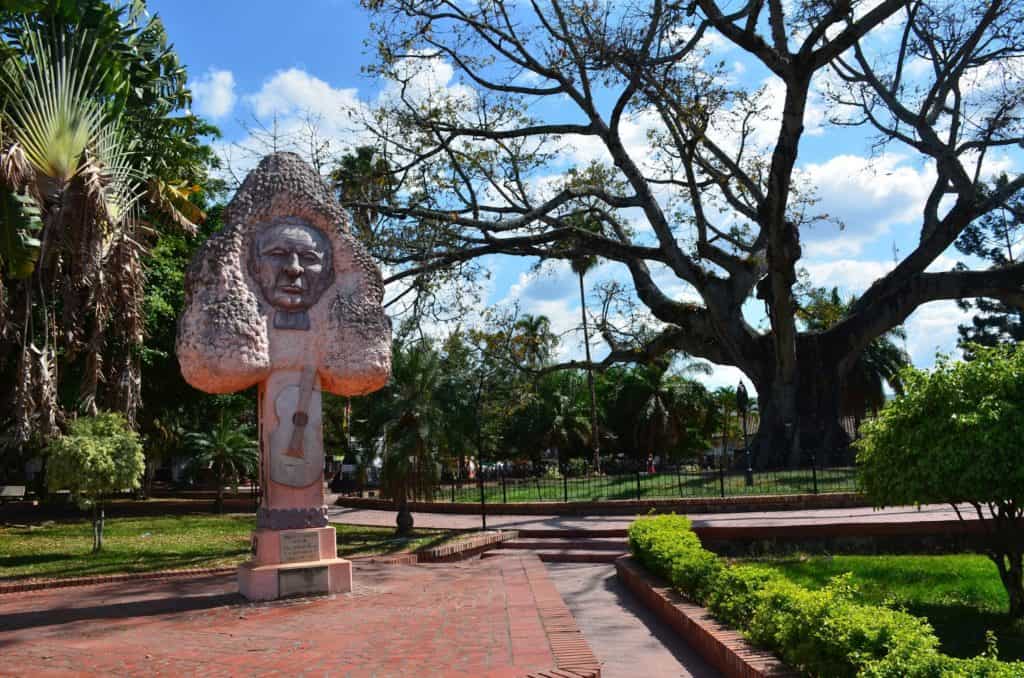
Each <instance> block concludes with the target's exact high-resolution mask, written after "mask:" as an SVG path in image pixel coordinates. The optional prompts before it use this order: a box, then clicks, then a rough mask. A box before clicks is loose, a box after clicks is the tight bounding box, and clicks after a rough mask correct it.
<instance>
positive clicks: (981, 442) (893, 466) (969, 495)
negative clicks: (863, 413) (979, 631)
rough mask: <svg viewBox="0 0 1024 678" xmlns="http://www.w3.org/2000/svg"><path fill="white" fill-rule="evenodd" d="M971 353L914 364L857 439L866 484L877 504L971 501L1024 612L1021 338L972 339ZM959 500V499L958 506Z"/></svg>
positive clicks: (1017, 612) (1017, 609)
mask: <svg viewBox="0 0 1024 678" xmlns="http://www.w3.org/2000/svg"><path fill="white" fill-rule="evenodd" d="M970 350H971V352H972V353H973V355H974V359H973V360H972V361H970V362H953V361H950V360H948V359H940V360H939V362H938V364H937V365H936V366H935V369H934V370H932V371H931V372H924V371H920V370H915V369H913V368H908V369H906V370H904V372H903V374H902V378H903V379H904V382H905V387H906V390H905V392H904V393H903V394H902V395H900V396H898V397H897V398H896V399H895V400H893V401H892V402H890V403H889V404H888V405H887V406H886V407H885V409H883V410H882V412H881V414H880V416H879V417H878V418H877V419H876V420H875V421H872V422H868V423H867V424H865V427H864V437H863V439H862V440H860V441H859V442H858V443H857V447H858V448H859V452H858V454H857V463H858V466H859V470H860V483H861V485H862V488H863V490H864V491H865V493H866V494H867V495H868V497H869V498H870V499H871V500H872V502H873V503H874V504H875V505H876V506H895V505H907V504H922V503H950V504H952V505H953V506H954V508H956V510H957V515H958V516H959V517H960V519H961V520H964V519H965V517H964V516H963V515H962V514H961V511H962V510H963V508H962V505H963V504H967V505H969V506H971V507H972V508H973V511H974V513H975V514H976V515H977V518H978V519H979V520H980V521H981V523H982V525H983V526H984V527H985V538H984V541H983V551H984V553H985V554H986V555H987V556H988V557H989V558H991V560H992V562H994V563H995V565H996V568H998V570H999V577H1000V579H1002V582H1003V586H1004V587H1005V588H1006V592H1007V594H1008V595H1009V598H1010V616H1011V617H1014V618H1021V617H1024V585H1022V563H1021V559H1022V553H1024V527H1022V521H1021V519H1022V516H1024V463H1021V462H1022V461H1024V458H1022V455H1021V441H1022V440H1024V347H1022V346H1021V345H1017V346H1014V347H1003V348H984V347H982V346H978V345H972V346H971V347H970ZM958 504H959V505H961V506H959V507H958V506H957V505H958Z"/></svg>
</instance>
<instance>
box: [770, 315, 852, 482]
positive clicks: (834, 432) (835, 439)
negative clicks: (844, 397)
mask: <svg viewBox="0 0 1024 678" xmlns="http://www.w3.org/2000/svg"><path fill="white" fill-rule="evenodd" d="M797 358H798V366H799V368H798V371H797V382H796V384H795V385H792V386H790V385H786V386H785V387H783V388H776V387H775V385H774V384H772V383H767V384H766V383H763V382H761V383H758V382H756V381H755V385H756V386H757V392H758V409H759V415H760V426H759V428H758V431H757V435H756V437H755V439H754V442H753V444H752V449H753V451H754V452H753V453H754V461H755V465H756V466H757V468H761V469H764V468H773V467H774V468H778V467H784V466H785V467H791V468H793V467H797V466H801V465H806V464H810V463H811V462H814V463H817V464H828V463H835V462H836V461H837V460H838V459H839V458H840V457H842V456H845V452H846V450H847V448H848V447H849V444H850V439H849V436H847V434H846V432H845V431H844V430H843V428H842V426H841V424H840V409H839V395H840V393H841V388H842V382H843V378H844V375H841V374H840V373H839V366H840V364H841V361H840V360H839V359H838V357H837V356H834V355H832V354H831V352H830V351H828V350H825V349H823V347H822V346H821V345H820V344H819V342H818V338H817V337H816V336H815V335H803V336H801V337H800V338H799V341H798V353H797Z"/></svg>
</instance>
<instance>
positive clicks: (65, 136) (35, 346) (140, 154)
mask: <svg viewBox="0 0 1024 678" xmlns="http://www.w3.org/2000/svg"><path fill="white" fill-rule="evenodd" d="M143 10H144V3H141V2H133V3H130V4H129V5H127V6H122V7H120V8H117V7H113V6H110V5H107V4H106V3H103V2H97V1H96V0H83V2H81V3H68V4H67V6H66V7H65V6H62V7H61V8H59V10H55V11H54V13H52V15H51V14H48V13H36V14H31V15H26V16H23V17H21V18H20V19H9V20H8V21H7V22H6V23H4V24H3V26H2V29H3V39H4V43H5V46H6V47H7V48H8V49H5V50H4V51H3V53H2V54H0V59H2V60H3V61H2V64H0V85H2V87H0V132H2V137H0V193H2V195H0V203H3V204H4V209H3V210H2V212H0V243H3V245H2V246H0V247H2V249H0V260H2V261H0V287H2V288H3V290H2V292H3V293H2V294H0V367H2V366H3V365H4V364H6V365H9V366H10V367H7V368H6V372H5V376H14V373H16V375H17V380H16V382H15V383H17V384H18V387H17V388H16V389H14V390H13V392H8V393H0V397H3V398H5V402H4V405H10V406H11V407H9V408H7V412H8V413H12V416H10V420H9V421H0V425H6V426H5V427H9V430H10V431H12V432H13V436H10V437H9V438H8V441H9V442H13V444H14V445H15V446H22V445H24V444H25V443H26V442H27V441H28V440H29V439H30V438H31V437H34V436H38V437H41V438H42V439H43V440H45V439H46V438H48V437H49V436H51V435H52V434H53V433H54V425H52V424H51V423H50V422H53V424H56V425H58V426H59V425H60V422H61V421H62V419H63V418H64V417H65V416H66V412H68V411H71V410H77V411H79V412H83V413H93V412H95V411H96V410H97V409H98V407H100V406H102V407H104V408H105V409H114V410H118V411H121V412H122V413H124V415H125V416H126V419H127V420H128V422H129V424H130V425H134V419H135V412H136V409H137V408H138V407H139V404H140V395H139V394H140V377H139V371H140V368H139V364H138V361H139V354H140V349H141V345H142V340H143V335H144V329H145V328H144V315H143V313H142V299H143V295H144V293H145V267H144V258H145V254H146V253H147V251H148V247H149V245H150V244H151V243H152V242H153V240H154V239H155V237H156V236H157V235H158V230H157V229H158V228H159V226H157V225H154V224H153V223H147V222H146V220H144V219H143V213H145V214H146V216H147V219H152V218H153V217H155V216H157V215H161V214H162V215H166V216H167V221H169V222H171V223H173V224H176V225H177V226H178V227H180V228H183V229H185V230H191V229H192V228H194V223H195V221H196V220H197V219H201V218H202V217H203V216H204V215H202V212H201V211H199V210H197V209H196V208H195V207H194V206H191V204H190V203H189V201H188V196H189V195H190V194H191V192H193V191H194V188H195V182H194V181H192V182H186V181H184V180H182V181H174V180H171V179H170V178H169V177H170V176H172V175H171V173H172V172H178V171H184V172H185V174H186V175H187V176H197V173H198V172H199V171H200V170H197V169H196V168H197V167H198V165H197V164H196V163H199V164H202V163H204V162H206V160H205V158H206V156H205V155H204V151H203V150H202V147H200V146H199V144H198V142H197V140H196V136H195V135H196V133H197V132H198V131H199V129H200V127H202V123H201V122H195V120H194V118H193V117H192V116H191V115H190V114H188V115H186V116H184V117H182V118H173V117H171V116H170V113H172V112H173V111H174V110H177V109H182V108H187V106H188V103H189V94H188V90H187V89H185V71H184V69H183V68H181V67H180V64H178V63H177V57H176V56H175V55H174V53H173V51H172V50H171V48H170V46H169V45H168V43H167V39H166V34H165V33H164V31H163V27H162V25H161V24H160V22H159V21H158V20H157V19H155V18H151V19H146V18H145V14H144V12H143ZM85 13H88V14H89V16H90V17H91V19H90V22H89V25H90V27H91V28H90V29H89V30H80V26H81V17H82V16H83V15H84V14H85ZM143 20H145V21H146V23H145V24H143V23H141V22H142V21H143ZM203 129H204V130H205V128H203ZM176 130H177V131H178V133H174V132H175V131H176ZM206 131H208V130H206ZM158 170H159V171H158ZM5 278H6V280H5ZM24 380H27V381H24ZM58 393H59V394H61V397H60V398H58V397H57V394H58ZM75 394H77V397H76V396H75ZM8 398H9V399H10V400H9V401H7V400H6V399H8ZM0 419H7V417H0Z"/></svg>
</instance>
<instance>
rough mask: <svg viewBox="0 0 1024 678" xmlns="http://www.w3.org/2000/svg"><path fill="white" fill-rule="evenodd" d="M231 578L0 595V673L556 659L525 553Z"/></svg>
mask: <svg viewBox="0 0 1024 678" xmlns="http://www.w3.org/2000/svg"><path fill="white" fill-rule="evenodd" d="M531 566H532V567H533V571H532V572H528V570H529V569H530V567H531ZM538 570H539V572H540V577H541V578H540V579H539V580H538V578H537V571H538ZM237 590H238V589H237V585H236V583H235V578H234V576H233V575H220V576H206V577H196V578H188V579H178V580H167V581H158V582H152V581H144V582H138V583H134V584H128V585H125V584H106V585H96V586H82V587H74V588H67V589H51V590H45V591H38V592H33V593H23V594H16V595H5V596H0V656H3V658H4V661H3V666H2V667H0V674H2V675H14V676H33V677H35V676H64V675H82V674H91V675H119V676H124V675H147V676H152V675H164V676H183V675H203V676H220V675H259V676H269V675H317V676H322V675H331V676H353V677H356V676H367V677H369V676H453V677H457V676H467V677H468V676H495V677H501V676H509V677H511V676H522V675H524V674H529V673H533V672H538V671H543V670H549V669H551V668H553V667H554V666H555V665H556V657H555V654H557V647H558V644H559V641H558V637H557V636H556V635H553V633H552V630H551V623H550V622H546V621H545V619H546V618H545V616H544V613H543V608H544V607H545V606H548V607H550V606H551V598H552V595H553V596H554V597H555V598H557V593H556V592H555V589H554V587H553V585H552V584H551V582H550V581H549V580H547V579H546V575H544V570H543V566H541V565H540V563H539V562H538V561H537V560H536V558H533V557H525V558H518V557H509V558H500V559H494V560H485V561H480V560H475V561H467V562H463V563H454V564H446V565H433V566H431V565H418V566H385V565H378V564H373V563H360V564H359V565H358V567H357V570H356V573H355V591H353V592H352V593H351V594H344V595H337V596H327V597H316V598H309V599H302V600H283V601H276V602H273V603H265V604H252V603H247V602H245V601H244V600H243V599H242V598H241V597H240V596H239V595H238V593H237ZM555 602H556V603H557V604H558V605H561V601H560V599H558V600H557V601H555ZM563 609H564V608H563ZM570 621H571V620H570ZM570 626H571V625H570ZM561 628H562V629H563V630H564V628H565V625H564V623H563V624H562V626H561ZM573 631H575V629H574V628H573ZM575 635H576V636H578V635H579V634H578V633H575ZM563 645H564V643H563ZM553 648H554V649H553Z"/></svg>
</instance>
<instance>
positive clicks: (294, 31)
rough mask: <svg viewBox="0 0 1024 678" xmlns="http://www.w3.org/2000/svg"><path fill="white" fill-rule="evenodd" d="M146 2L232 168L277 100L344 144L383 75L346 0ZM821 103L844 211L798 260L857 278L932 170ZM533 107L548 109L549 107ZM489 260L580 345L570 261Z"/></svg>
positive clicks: (749, 65)
mask: <svg viewBox="0 0 1024 678" xmlns="http://www.w3.org/2000/svg"><path fill="white" fill-rule="evenodd" d="M149 7H150V10H151V11H153V12H155V13H158V14H159V15H160V16H161V17H162V18H163V20H164V22H165V24H166V26H167V30H168V34H169V35H170V38H171V40H172V42H174V44H175V46H176V48H177V51H178V53H179V55H180V56H181V58H182V60H183V62H184V63H185V64H186V66H187V67H188V69H189V74H190V78H191V81H192V86H193V90H194V93H195V104H194V108H195V110H196V112H198V113H200V114H202V115H204V116H205V117H207V118H208V119H210V120H211V121H212V122H214V123H215V124H217V125H218V126H220V128H221V129H222V131H223V133H224V139H223V142H222V146H223V148H224V149H225V152H226V153H228V155H229V157H230V158H231V160H232V163H233V164H235V165H237V166H238V168H239V169H240V171H244V169H245V168H246V167H247V166H251V164H252V160H251V159H247V158H246V157H245V156H244V153H243V152H242V151H240V150H239V147H238V146H235V145H233V144H241V146H248V147H252V146H254V145H257V144H255V142H254V140H253V139H252V138H251V137H250V136H249V132H248V131H247V128H252V127H253V126H254V125H255V124H256V123H257V121H259V122H260V123H262V124H263V125H265V126H267V127H269V126H271V125H272V122H271V121H272V120H274V118H275V114H276V117H277V121H278V124H279V125H280V126H281V128H282V129H284V128H288V129H294V128H297V127H299V126H301V125H302V124H304V123H303V121H304V119H306V118H307V117H308V114H309V113H310V112H312V113H313V114H314V116H316V117H315V119H316V121H317V124H318V125H319V130H318V133H319V134H320V135H321V137H322V138H323V139H324V140H325V141H327V142H329V144H330V147H329V153H334V152H340V151H344V150H346V148H347V147H348V146H349V145H350V144H351V142H352V140H353V138H354V137H355V133H354V132H353V130H352V129H351V127H350V125H351V123H350V122H348V120H347V118H346V116H344V115H343V114H342V112H341V111H342V109H343V108H345V107H350V106H359V105H362V104H363V103H365V102H371V101H373V100H374V99H375V98H376V97H378V96H380V94H381V91H382V89H383V87H382V85H381V83H378V82H375V81H373V80H371V79H368V78H367V77H365V76H364V75H362V74H361V73H360V68H361V66H363V65H364V64H366V63H368V62H369V61H370V60H371V58H372V55H371V54H369V53H368V52H367V48H366V47H365V46H364V41H365V39H366V37H367V34H368V30H369V23H370V21H369V17H368V16H367V14H366V13H365V12H364V11H363V10H362V9H361V8H360V7H358V5H357V3H355V2H354V1H344V0H337V1H334V0H303V1H302V2H291V3H280V2H269V1H266V0H263V1H257V2H243V1H241V0H217V1H216V2H209V1H208V0H207V1H206V2H198V1H195V0H161V1H151V2H150V3H149ZM715 58H716V59H721V60H723V61H724V62H725V63H726V65H727V70H728V77H730V78H731V79H734V80H735V81H737V82H740V83H743V84H745V85H751V86H758V85H762V84H768V87H769V90H768V92H767V94H766V96H767V98H768V99H769V100H771V99H772V98H773V91H772V90H771V87H772V85H771V83H770V80H769V79H768V78H767V75H766V73H765V72H764V71H763V70H761V69H759V68H758V67H757V65H756V64H754V63H753V62H752V61H751V60H749V59H747V58H745V57H744V55H742V54H741V53H740V52H739V51H738V50H735V49H730V48H729V47H728V46H727V45H725V44H724V41H723V42H722V43H719V44H717V49H716V52H715ZM435 71H436V72H435V73H434V77H435V79H436V81H437V83H438V84H439V85H440V86H442V87H444V86H448V87H451V86H454V85H455V82H456V79H457V75H455V74H454V73H453V70H452V69H451V68H450V67H449V66H447V65H446V64H439V65H438V68H437V69H435ZM774 98H777V97H774ZM826 112H827V111H826V108H825V106H824V103H823V102H822V101H821V100H820V99H816V100H812V102H811V106H810V111H809V116H808V125H807V131H806V136H805V138H804V141H803V144H802V146H801V149H800V161H799V166H800V168H801V171H802V172H804V173H805V174H806V176H807V177H808V178H809V179H810V180H811V182H812V183H813V184H814V185H816V186H817V191H818V198H819V199H820V202H819V203H818V205H817V206H816V209H817V210H818V211H820V212H827V213H828V214H830V215H832V216H834V217H836V218H838V219H841V220H842V222H843V227H842V229H840V227H839V226H837V225H833V224H819V225H817V226H815V227H814V228H811V229H806V230H804V231H803V232H802V234H801V238H802V243H803V249H804V260H803V262H802V264H803V266H804V267H805V268H806V269H807V270H808V272H809V273H810V274H811V278H812V280H813V282H814V283H815V284H818V285H828V286H832V285H838V286H839V287H840V288H842V289H843V290H844V291H846V292H859V291H862V290H863V289H865V288H866V287H867V286H868V285H869V284H870V283H871V281H872V280H873V279H875V278H876V277H878V276H879V275H882V274H884V273H885V272H886V271H887V270H888V268H890V267H891V266H892V262H893V254H894V249H895V251H896V252H897V253H898V254H901V255H902V254H903V253H906V252H907V251H909V250H910V249H911V248H912V247H913V245H914V243H915V242H916V238H917V234H918V229H919V223H920V222H919V216H918V215H919V214H920V206H921V204H922V202H923V200H924V197H925V194H926V191H927V190H928V188H929V187H930V183H931V182H930V176H931V170H930V169H929V168H928V167H927V166H926V165H924V164H922V163H920V162H919V161H918V160H917V159H916V158H915V157H914V156H913V155H912V154H910V153H909V152H907V151H904V150H901V149H899V148H896V147H892V148H889V149H888V150H887V151H886V152H884V153H882V154H878V153H875V154H872V153H871V150H870V147H869V143H868V140H867V139H866V138H865V137H864V136H863V134H862V133H861V132H860V131H859V130H851V129H848V128H836V127H832V126H829V125H828V123H827V121H826ZM539 113H540V114H541V115H551V116H554V115H556V112H555V111H553V110H548V111H545V110H543V109H542V110H540V111H539ZM647 123H648V121H647V120H645V119H644V118H643V117H642V116H640V117H637V118H636V119H635V120H633V121H632V123H631V124H632V127H631V129H632V130H633V133H634V134H633V136H634V139H633V141H634V143H635V144H637V147H638V148H639V147H640V146H641V145H642V144H643V143H644V133H645V130H646V126H647ZM774 130H775V127H774V126H773V122H772V121H768V122H766V123H765V126H764V131H763V133H764V134H765V135H766V138H770V137H771V136H772V135H773V134H774ZM257 152H258V151H257ZM600 157H601V153H600V149H597V148H592V147H588V146H587V145H585V144H583V145H579V146H577V147H576V148H575V150H574V151H573V152H570V153H568V154H567V155H566V156H565V158H564V163H563V165H562V166H561V167H556V168H554V170H553V171H557V170H559V169H564V168H565V167H568V166H569V165H570V164H572V163H573V162H585V161H587V160H590V159H594V158H600ZM991 166H992V169H993V170H996V169H1011V168H1012V167H1013V166H1014V159H1011V158H1008V157H1006V156H994V157H993V158H992V161H991ZM958 258H959V257H958V256H957V253H956V252H954V251H951V252H947V253H946V255H944V256H943V257H942V258H941V259H940V261H939V262H937V264H936V266H935V268H936V269H942V268H949V267H951V266H952V265H953V263H954V262H955V261H956V260H957V259H958ZM488 263H489V265H490V266H491V268H492V273H493V278H492V280H491V281H490V282H489V284H488V287H487V289H486V290H485V294H486V298H487V300H488V301H489V302H491V303H494V302H510V301H512V300H514V299H515V300H518V301H519V303H520V306H521V308H522V309H523V310H525V311H528V312H533V313H538V312H541V313H545V314H546V315H548V316H549V317H551V319H552V321H553V324H554V326H555V327H556V329H558V330H560V331H564V332H566V336H565V337H564V339H563V344H564V352H565V355H566V356H572V357H575V356H577V355H579V354H580V353H581V352H582V350H581V338H580V337H579V336H577V334H576V333H575V332H574V331H573V328H575V326H576V325H577V324H578V322H579V299H578V289H577V287H576V284H577V283H576V280H575V277H574V276H573V275H572V274H571V272H570V271H569V270H568V267H567V266H553V267H548V268H547V269H546V270H545V271H544V272H542V273H541V274H540V275H533V274H531V273H530V272H529V270H528V267H529V264H530V263H531V262H524V261H522V260H511V259H507V258H506V259H498V260H490V261H489V262H488ZM621 277H622V274H621V271H620V270H618V269H617V267H615V266H613V265H604V266H602V267H600V268H599V269H598V270H597V271H596V272H595V273H594V274H593V275H592V276H591V280H589V282H598V281H600V280H607V279H611V278H621ZM666 291H675V292H676V293H678V294H679V295H685V294H686V291H685V290H684V289H683V288H682V286H680V285H675V286H674V287H673V286H672V285H668V286H667V287H666ZM745 310H746V311H747V315H748V319H750V320H751V322H753V323H755V324H756V323H758V322H759V321H760V320H761V316H763V314H762V313H761V310H760V308H759V305H758V304H757V303H748V304H747V306H745ZM964 318H965V316H964V314H963V312H962V311H960V310H959V309H958V308H957V307H956V305H955V304H954V303H953V302H937V303H932V304H928V305H926V306H923V307H922V308H920V309H918V311H916V312H915V314H914V315H913V316H911V318H910V319H909V321H908V322H907V331H908V339H907V348H908V349H909V351H910V353H911V355H912V357H913V359H914V362H915V363H916V364H917V365H919V366H928V365H931V364H932V362H933V359H934V355H935V352H936V351H942V352H947V353H948V352H953V351H954V350H955V339H956V324H957V323H958V322H963V321H964ZM738 376H739V373H738V372H737V371H735V370H732V369H717V370H716V371H715V373H714V374H713V375H712V377H710V378H709V381H710V383H711V384H712V385H721V384H735V383H736V381H737V379H738Z"/></svg>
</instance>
